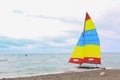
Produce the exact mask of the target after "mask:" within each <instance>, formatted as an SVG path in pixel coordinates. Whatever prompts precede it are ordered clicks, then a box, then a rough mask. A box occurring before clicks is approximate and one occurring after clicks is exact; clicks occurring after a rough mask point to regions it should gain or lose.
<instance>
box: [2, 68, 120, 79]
mask: <svg viewBox="0 0 120 80" xmlns="http://www.w3.org/2000/svg"><path fill="white" fill-rule="evenodd" d="M101 73H104V74H101ZM0 80H120V69H107V70H92V71H84V72H65V73H59V74H48V75H38V76H31V77H17V78H3V79H0Z"/></svg>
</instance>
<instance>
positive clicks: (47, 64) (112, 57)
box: [0, 53, 120, 78]
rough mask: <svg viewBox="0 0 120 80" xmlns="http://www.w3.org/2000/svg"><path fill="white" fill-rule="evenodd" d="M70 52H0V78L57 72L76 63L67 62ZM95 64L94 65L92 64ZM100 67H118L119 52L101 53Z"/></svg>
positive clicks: (74, 66)
mask: <svg viewBox="0 0 120 80" xmlns="http://www.w3.org/2000/svg"><path fill="white" fill-rule="evenodd" d="M70 55H71V54H68V53H61V54H60V53H59V54H58V53H56V54H55V53H54V54H53V53H51V54H50V53H49V54H27V56H25V54H0V78H4V77H19V76H31V75H43V74H50V73H57V72H58V73H59V72H63V71H65V70H67V69H73V68H76V67H77V66H78V65H76V64H70V63H68V60H69V57H70ZM94 66H95V65H94ZM98 66H101V67H107V68H113V69H120V53H103V54H102V64H101V65H98Z"/></svg>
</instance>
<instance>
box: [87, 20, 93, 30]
mask: <svg viewBox="0 0 120 80" xmlns="http://www.w3.org/2000/svg"><path fill="white" fill-rule="evenodd" d="M93 29H95V25H94V23H93V21H92V20H91V19H88V20H86V22H85V30H93Z"/></svg>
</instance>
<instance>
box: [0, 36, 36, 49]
mask: <svg viewBox="0 0 120 80" xmlns="http://www.w3.org/2000/svg"><path fill="white" fill-rule="evenodd" d="M36 43H37V41H34V40H27V39H13V38H9V37H3V36H0V48H13V47H14V48H15V47H16V48H17V47H26V46H29V47H30V45H33V44H36Z"/></svg>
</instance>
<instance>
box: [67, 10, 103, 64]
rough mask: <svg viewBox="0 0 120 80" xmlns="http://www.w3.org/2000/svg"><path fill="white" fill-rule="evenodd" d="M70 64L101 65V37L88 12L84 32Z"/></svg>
mask: <svg viewBox="0 0 120 80" xmlns="http://www.w3.org/2000/svg"><path fill="white" fill-rule="evenodd" d="M69 62H70V63H76V64H82V63H93V64H101V55H100V41H99V37H98V34H97V31H96V28H95V25H94V23H93V21H92V19H91V18H90V16H89V15H88V13H87V12H86V18H85V24H84V31H83V33H82V34H81V36H80V39H79V40H78V43H77V45H76V46H75V48H74V51H73V53H72V55H71V58H70V60H69Z"/></svg>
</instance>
